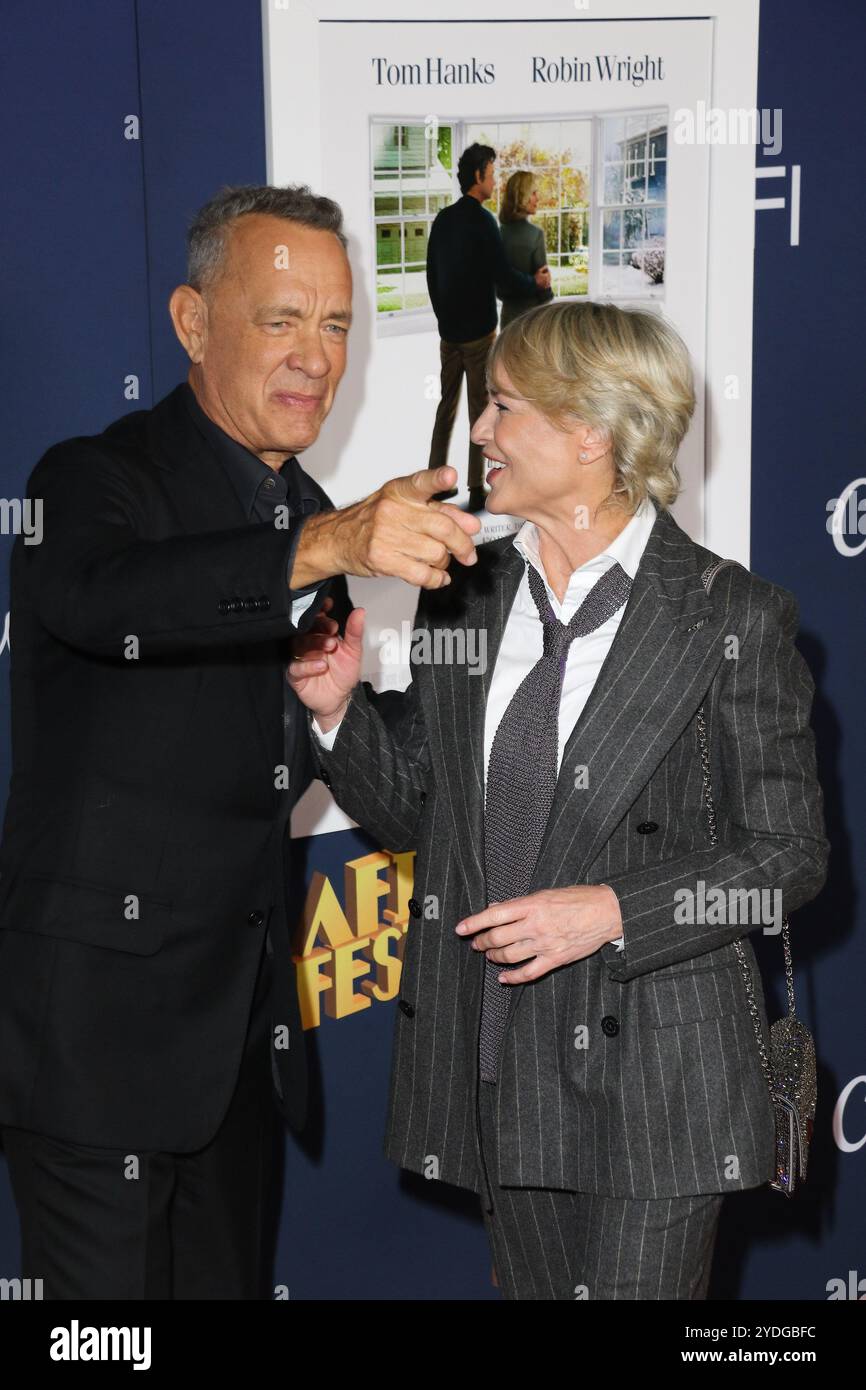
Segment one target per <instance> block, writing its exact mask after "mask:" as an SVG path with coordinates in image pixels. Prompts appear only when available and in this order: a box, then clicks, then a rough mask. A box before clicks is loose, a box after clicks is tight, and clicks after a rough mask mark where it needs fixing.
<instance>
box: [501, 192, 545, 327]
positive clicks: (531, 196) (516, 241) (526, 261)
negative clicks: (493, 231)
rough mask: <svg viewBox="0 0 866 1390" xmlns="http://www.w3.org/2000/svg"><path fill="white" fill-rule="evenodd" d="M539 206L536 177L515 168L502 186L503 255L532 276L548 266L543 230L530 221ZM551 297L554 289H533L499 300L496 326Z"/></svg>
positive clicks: (507, 321)
mask: <svg viewBox="0 0 866 1390" xmlns="http://www.w3.org/2000/svg"><path fill="white" fill-rule="evenodd" d="M537 207H538V190H537V188H536V187H535V179H534V178H533V176H532V174H530V173H529V171H528V170H526V169H518V170H517V172H516V173H515V174H512V175H511V177H510V179H509V180H508V182H507V183H506V185H505V192H504V194H503V196H502V207H501V208H500V209H499V221H500V224H501V225H500V231H501V233H502V244H503V246H504V247H505V255H506V257H507V259H508V263H509V265H510V266H511V268H512V269H513V270H522V271H524V272H525V273H526V274H527V275H534V274H535V272H536V271H537V270H539V269H540V268H541V266H543V265H547V250H546V248H545V244H544V232H543V231H542V230H541V228H540V227H536V226H534V224H533V223H532V222H530V220H529V219H530V217H532V216H533V215H534V213H535V210H536V208H537ZM552 298H553V290H551V289H546V290H541V289H539V290H536V291H535V292H534V293H533V294H530V295H528V296H526V297H521V298H513V297H511V296H506V297H505V298H504V299H503V300H502V311H501V313H500V315H499V326H500V328H504V327H505V326H506V324H508V323H510V322H511V320H512V319H515V318H517V315H518V314H523V313H525V312H526V310H527V309H534V308H535V307H536V305H538V304H547V303H549V301H550V300H551V299H552Z"/></svg>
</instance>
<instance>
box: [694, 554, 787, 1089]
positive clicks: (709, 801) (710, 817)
mask: <svg viewBox="0 0 866 1390" xmlns="http://www.w3.org/2000/svg"><path fill="white" fill-rule="evenodd" d="M733 563H734V562H733V561H732V560H722V561H717V562H715V563H713V564H711V565H709V566H708V567H707V569H705V570H704V572H703V574H702V575H701V579H702V580H703V584H704V588H705V589H706V591H707V593H709V591H710V588H711V586H712V582H713V580H714V579H715V577H716V574H717V572H718V571H719V570H720V569H721V568H722V566H723V565H726V564H733ZM695 722H696V724H697V730H698V742H699V744H700V751H701V772H702V774H703V783H704V805H705V806H706V808H707V825H708V826H709V831H710V844H711V845H713V846H715V845H717V844H718V839H719V836H718V829H717V825H716V807H715V803H714V801H713V789H712V780H711V777H710V749H709V742H708V739H707V725H706V719H705V717H704V707H703V704H701V706H700V709H699V710H698V712H697V716H696V721H695ZM782 946H783V948H784V951H785V982H786V985H787V989H788V1013H789V1014H793V1013H794V971H793V966H792V963H791V938H790V934H789V931H788V918H787V917H785V919H784V921H783V923H782ZM734 950H735V951H736V953H737V959H738V961H739V962H740V968H741V970H742V972H743V983H744V985H745V987H746V998H747V999H748V1002H749V1013H750V1014H751V1015H752V1022H753V1024H754V1026H755V1038H756V1040H757V1043H758V1051H759V1053H760V1056H761V1067H762V1068H763V1072H764V1076H765V1077H766V1078H767V1085H768V1086H769V1088H770V1091H771V1092H772V1090H773V1073H772V1070H771V1067H770V1059H769V1057H768V1055H767V1049H766V1046H765V1044H764V1035H763V1031H762V1029H761V1018H760V1015H759V1013H758V1005H757V1002H756V1000H755V990H754V984H753V981H752V972H751V970H750V969H749V963H748V961H747V960H746V953H745V951H744V950H743V947H742V943H741V942H740V941H739V940H736V941H735V942H734Z"/></svg>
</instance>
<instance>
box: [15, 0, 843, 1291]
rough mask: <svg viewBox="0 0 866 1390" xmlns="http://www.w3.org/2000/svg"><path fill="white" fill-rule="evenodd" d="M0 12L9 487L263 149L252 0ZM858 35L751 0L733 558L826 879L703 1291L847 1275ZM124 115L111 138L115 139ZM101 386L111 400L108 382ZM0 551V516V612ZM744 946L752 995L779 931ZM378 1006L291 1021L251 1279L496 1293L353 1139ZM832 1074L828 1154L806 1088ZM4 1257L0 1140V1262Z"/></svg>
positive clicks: (160, 328)
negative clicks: (749, 1177)
mask: <svg viewBox="0 0 866 1390" xmlns="http://www.w3.org/2000/svg"><path fill="white" fill-rule="evenodd" d="M4 18H5V21H6V24H5V29H6V41H5V45H4V49H5V52H4V59H3V64H4V68H5V69H6V70H5V71H4V73H3V75H2V81H0V103H2V111H3V131H4V140H3V146H2V160H3V169H2V176H0V179H2V187H3V190H4V194H5V206H6V212H5V220H4V224H3V258H2V266H3V278H4V295H3V303H4V313H3V316H2V328H0V331H2V339H3V356H2V362H3V385H4V390H3V393H2V397H3V399H2V407H0V408H2V438H3V440H4V443H5V449H4V453H3V458H2V464H0V467H2V492H3V494H4V496H5V497H6V498H15V497H21V496H23V490H24V484H25V479H26V477H27V475H28V473H29V472H30V470H31V469H32V467H33V465H34V464H35V462H36V460H37V459H38V457H39V456H40V454H41V453H42V452H43V450H44V449H45V448H46V447H47V446H48V445H49V444H51V443H53V442H54V441H56V440H58V439H61V438H64V437H67V436H70V435H74V434H80V433H92V432H94V431H98V430H100V429H102V428H103V427H104V426H105V425H106V424H107V423H108V422H109V421H110V420H112V419H114V418H116V417H117V416H118V415H120V414H122V413H124V412H125V411H127V410H132V409H138V408H141V407H142V406H149V405H151V404H152V403H153V402H154V401H155V400H158V399H159V398H160V397H161V396H162V395H164V394H165V393H166V392H167V391H168V390H169V389H170V388H171V387H172V386H174V385H175V384H176V383H177V381H179V380H180V379H181V378H182V376H184V375H185V369H186V364H185V358H184V356H183V354H182V353H181V350H180V349H179V347H178V345H177V344H176V342H175V340H174V335H173V332H172V330H171V325H170V322H169V319H168V314H167V310H166V301H167V298H168V295H169V293H170V291H171V289H172V288H173V286H174V285H175V284H177V283H178V282H179V281H181V280H182V279H183V278H184V255H183V238H184V232H185V228H186V225H187V223H188V221H189V219H190V217H191V215H192V214H193V212H194V211H195V209H196V208H197V207H198V206H199V205H200V204H201V203H203V202H204V201H205V200H206V199H207V198H208V197H210V196H211V195H212V194H213V192H214V191H215V190H216V189H217V188H218V187H219V186H220V185H221V184H223V183H248V182H250V183H258V182H264V181H265V178H266V168H265V140H264V106H263V73H262V37H261V24H260V15H259V7H258V5H257V4H256V3H255V0H208V3H207V4H205V3H203V0H183V3H181V4H177V3H171V2H170V0H138V3H137V4H136V3H133V0H88V4H87V5H86V6H69V5H68V4H64V3H61V0H45V3H43V4H41V5H39V6H33V5H31V4H28V3H25V0H6V3H5V5H4ZM864 40H866V11H864V8H863V6H862V5H861V4H860V2H859V0H830V3H827V4H825V5H823V6H821V7H820V8H818V7H815V6H814V5H813V4H811V3H807V2H806V0H763V3H762V6H761V29H760V68H759V85H758V105H759V107H767V108H781V109H782V111H783V113H784V145H783V150H782V153H781V155H779V156H775V157H773V158H772V159H771V160H769V161H767V162H768V163H772V164H774V165H778V164H779V163H783V164H784V165H785V171H786V172H785V178H784V193H783V190H782V187H781V184H782V180H773V186H772V188H770V187H769V186H768V184H767V183H766V182H764V183H763V186H759V189H758V192H759V194H760V195H761V196H768V195H770V194H772V195H773V196H779V195H780V194H782V193H783V196H785V197H786V202H789V199H790V195H791V191H792V177H791V169H792V166H793V165H799V166H800V167H801V169H802V208H801V219H800V242H799V245H798V246H791V245H790V236H789V226H790V223H789V214H788V211H787V210H773V211H760V212H757V213H756V229H755V244H756V249H755V271H756V276H755V320H754V401H753V441H752V499H751V500H752V568H753V569H754V570H755V571H757V572H758V573H759V574H762V575H765V576H767V577H768V578H770V579H772V580H774V581H776V582H778V583H781V584H783V585H785V586H786V587H788V588H790V589H792V590H793V591H794V592H795V593H796V595H797V596H798V598H799V600H800V604H801V638H800V645H801V648H802V650H803V652H804V654H805V655H806V657H807V659H808V661H809V663H810V665H811V668H812V671H813V673H814V675H815V678H816V681H817V684H818V696H817V701H816V708H815V714H814V724H815V728H816V732H817V736H818V743H819V758H820V764H819V765H820V772H821V779H822V783H823V786H824V790H825V796H826V804H827V814H828V828H829V834H830V838H831V841H832V846H833V856H832V863H831V872H830V879H829V882H828V885H827V887H826V888H825V890H824V892H823V893H822V895H821V897H820V898H819V899H818V900H817V902H816V903H814V904H812V905H811V906H810V907H809V908H808V909H807V910H804V911H802V912H800V913H798V914H797V916H796V919H795V922H794V927H795V930H794V934H793V941H794V955H795V963H796V967H797V982H798V987H799V1002H800V1004H801V1012H802V1013H803V1015H804V1016H805V1018H806V1020H807V1021H808V1022H809V1023H810V1025H811V1026H812V1028H813V1029H814V1031H815V1034H816V1039H817V1044H818V1053H819V1111H818V1116H817V1132H816V1137H815V1142H814V1150H813V1160H812V1170H811V1172H810V1176H809V1180H808V1183H807V1185H806V1186H805V1187H804V1188H803V1190H802V1192H801V1193H800V1194H799V1195H798V1196H797V1198H796V1200H795V1201H794V1202H791V1203H788V1202H786V1201H785V1200H784V1199H783V1198H782V1197H780V1196H778V1195H776V1194H771V1193H769V1192H768V1191H758V1192H750V1193H747V1194H744V1195H742V1196H738V1198H737V1200H736V1201H735V1202H729V1203H728V1204H726V1208H727V1210H726V1214H725V1216H723V1221H722V1228H721V1232H720V1237H719V1247H718V1255H717V1259H716V1267H715V1273H714V1278H713V1286H712V1289H711V1297H721V1298H745V1299H751V1298H771V1299H825V1298H827V1297H828V1284H829V1281H832V1280H834V1279H835V1280H844V1281H846V1283H847V1284H848V1286H849V1287H850V1288H851V1289H854V1287H855V1284H856V1283H857V1281H858V1280H859V1279H860V1278H862V1279H863V1281H864V1282H863V1286H862V1290H861V1292H863V1293H866V1253H864V1251H866V1243H864V1233H866V1219H864V1203H863V1200H862V1193H863V1189H864V1169H866V1144H864V1145H862V1146H860V1145H859V1140H860V1138H861V1137H862V1136H863V1135H864V1134H866V1110H864V1108H863V1101H864V1098H866V1047H864V1040H866V1029H864V1024H863V1000H862V983H861V982H862V980H863V975H864V970H863V966H864V946H863V934H862V927H863V925H864V909H863V903H862V891H861V892H858V888H861V889H862V885H863V884H864V883H866V850H864V843H863V836H862V834H859V835H858V833H857V827H862V825H863V823H864V817H866V804H864V803H866V790H864V779H863V776H862V771H863V768H864V763H866V759H864V751H866V750H864V739H866V733H864V728H866V723H864V720H863V716H862V706H863V689H864V684H866V682H864V675H866V657H864V646H863V638H862V632H863V612H864V602H863V600H864V592H866V578H864V576H866V552H864V553H863V554H862V555H860V556H859V557H846V556H843V555H841V554H840V553H839V552H838V551H837V549H836V548H835V547H834V545H833V540H832V538H831V536H830V535H829V533H828V530H827V526H826V517H827V502H828V499H831V498H835V497H837V496H839V494H840V493H841V492H842V491H843V489H844V488H845V487H846V486H847V485H848V484H849V483H851V482H853V481H854V480H855V479H857V478H858V477H861V476H862V475H864V474H866V464H864V449H863V440H864V437H866V419H864V414H866V393H864V390H863V384H862V376H863V370H864V357H863V350H862V331H861V330H862V324H863V319H864V294H863V288H862V286H863V271H862V264H863V257H862V229H863V226H864V214H866V207H864V201H866V195H864V186H863V180H862V179H860V178H859V177H858V176H857V172H856V171H857V167H858V165H857V162H856V158H852V154H855V153H856V151H857V149H858V132H860V131H861V130H862V116H861V107H862V96H861V85H862V84H861V71H860V69H861V64H862V56H863V53H864ZM130 116H137V117H139V118H140V120H141V131H140V137H141V138H138V139H129V138H126V135H127V133H128V122H127V118H128V117H130ZM757 162H758V164H759V165H760V164H761V162H762V156H761V154H760V152H758V156H757ZM322 191H325V192H328V193H330V194H332V195H333V196H335V197H336V198H337V199H339V197H340V190H339V189H338V188H335V189H327V190H322ZM129 378H135V379H137V381H138V383H139V388H138V389H139V399H137V400H136V399H129V398H128V397H127V396H126V395H125V388H126V384H127V382H128V380H129ZM861 492H862V493H863V494H864V496H866V486H864V488H863V489H861ZM864 530H866V522H864ZM857 540H858V536H857V535H856V534H854V533H851V534H849V536H848V541H849V544H854V543H855V542H856V541H857ZM11 543H12V538H11V537H7V536H0V545H2V547H3V551H4V553H3V556H2V564H0V586H2V592H0V613H2V614H5V612H6V610H7V608H8V602H7V597H8V550H9V548H10V547H11ZM13 636H14V635H13ZM0 660H2V661H3V662H4V663H7V662H8V651H7V650H5V646H4V651H3V654H2V657H0ZM7 674H8V673H7V672H6V671H4V673H3V683H2V692H3V709H2V714H0V795H2V796H4V797H5V789H6V782H7V779H8V762H9V738H8V701H7V698H6V690H7ZM308 848H309V847H308ZM372 848H378V846H373V845H371V844H370V842H369V841H368V840H366V839H365V837H363V836H362V835H359V834H355V833H352V832H346V833H343V834H337V835H331V836H327V837H321V838H319V839H318V840H317V841H316V842H315V849H314V850H313V849H310V853H309V856H308V858H309V859H310V860H312V858H313V856H314V857H315V867H316V868H318V869H319V870H320V871H321V872H323V873H326V874H328V875H329V876H331V877H332V878H333V879H334V881H335V882H336V883H337V884H341V883H342V874H343V864H344V862H345V861H346V860H347V859H349V858H351V857H352V856H353V855H357V854H362V853H365V852H367V851H368V850H370V849H372ZM858 928H860V930H859V931H858ZM756 947H757V948H758V950H759V954H760V957H761V960H762V964H763V966H764V974H765V979H766V981H767V986H768V1001H769V1002H770V1003H771V1006H772V1008H773V1010H774V1011H775V1010H776V1009H778V1008H779V1007H780V1006H781V1003H782V993H780V989H779V985H780V981H781V971H780V964H781V946H780V943H779V941H778V939H776V938H770V939H767V940H763V941H756ZM392 1008H393V1005H377V1006H376V1007H373V1008H370V1009H367V1010H365V1011H364V1012H362V1013H359V1014H356V1015H354V1016H353V1017H351V1018H348V1019H343V1020H341V1022H340V1023H339V1025H338V1026H334V1025H333V1023H332V1022H331V1021H329V1020H326V1022H325V1025H324V1026H323V1027H321V1028H319V1029H317V1030H315V1039H314V1041H315V1060H316V1069H317V1073H318V1077H319V1082H320V1085H319V1090H320V1093H321V1095H322V1106H321V1115H320V1117H319V1121H318V1123H317V1124H316V1125H315V1126H314V1129H313V1134H312V1137H311V1140H310V1142H309V1144H308V1145H307V1146H306V1147H305V1148H301V1147H299V1146H298V1145H297V1144H296V1143H295V1142H294V1141H292V1140H287V1145H286V1163H285V1174H284V1200H283V1209H282V1216H281V1225H280V1232H279V1242H278V1250H277V1260H276V1268H275V1274H274V1282H275V1284H279V1285H283V1286H285V1287H286V1288H287V1289H288V1292H289V1295H290V1297H292V1298H300V1299H310V1298H332V1299H351V1298H373V1299H400V1298H423V1299H436V1298H455V1297H456V1298H467V1299H484V1298H492V1297H497V1295H496V1293H495V1291H494V1290H493V1289H492V1288H491V1286H490V1281H489V1258H488V1254H487V1247H486V1242H485V1239H484V1236H483V1233H482V1229H481V1226H480V1223H479V1222H478V1220H477V1219H476V1217H475V1214H474V1210H473V1204H472V1202H471V1200H466V1199H465V1196H464V1195H462V1194H459V1193H454V1192H453V1191H452V1190H449V1189H446V1188H443V1186H442V1185H441V1184H438V1183H425V1182H424V1181H423V1180H421V1179H417V1180H416V1179H414V1178H410V1177H409V1176H408V1175H406V1174H402V1175H401V1174H400V1173H399V1172H398V1171H397V1170H396V1169H395V1168H393V1167H392V1166H391V1165H389V1164H387V1163H386V1162H385V1160H384V1159H383V1158H382V1157H381V1135H382V1131H383V1125H384V1110H385V1092H386V1084H387V1071H388V1053H389V1045H390V1033H391V1026H392ZM329 1022H331V1026H328V1024H329ZM858 1077H862V1078H863V1079H862V1081H860V1082H859V1083H858V1084H856V1085H854V1086H853V1088H852V1089H851V1092H850V1100H849V1102H848V1105H847V1109H846V1111H845V1114H844V1117H843V1130H841V1131H837V1132H838V1133H844V1135H845V1136H846V1141H845V1143H844V1145H843V1146H840V1144H839V1143H838V1142H837V1141H836V1139H835V1138H834V1125H833V1119H834V1107H835V1106H836V1101H837V1097H838V1096H839V1093H840V1092H841V1091H842V1090H843V1088H845V1087H848V1086H849V1084H850V1083H852V1082H855V1081H856V1079H857V1078H858ZM851 1271H854V1274H853V1279H852V1275H851ZM17 1272H18V1235H17V1220H16V1217H15V1211H14V1206H13V1204H12V1200H11V1195H10V1192H9V1189H8V1184H7V1181H6V1174H5V1167H4V1166H3V1165H2V1161H0V1277H12V1276H14V1275H15V1274H16V1273H17ZM848 1296H851V1295H850V1293H849V1295H848ZM855 1296H856V1295H855Z"/></svg>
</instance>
